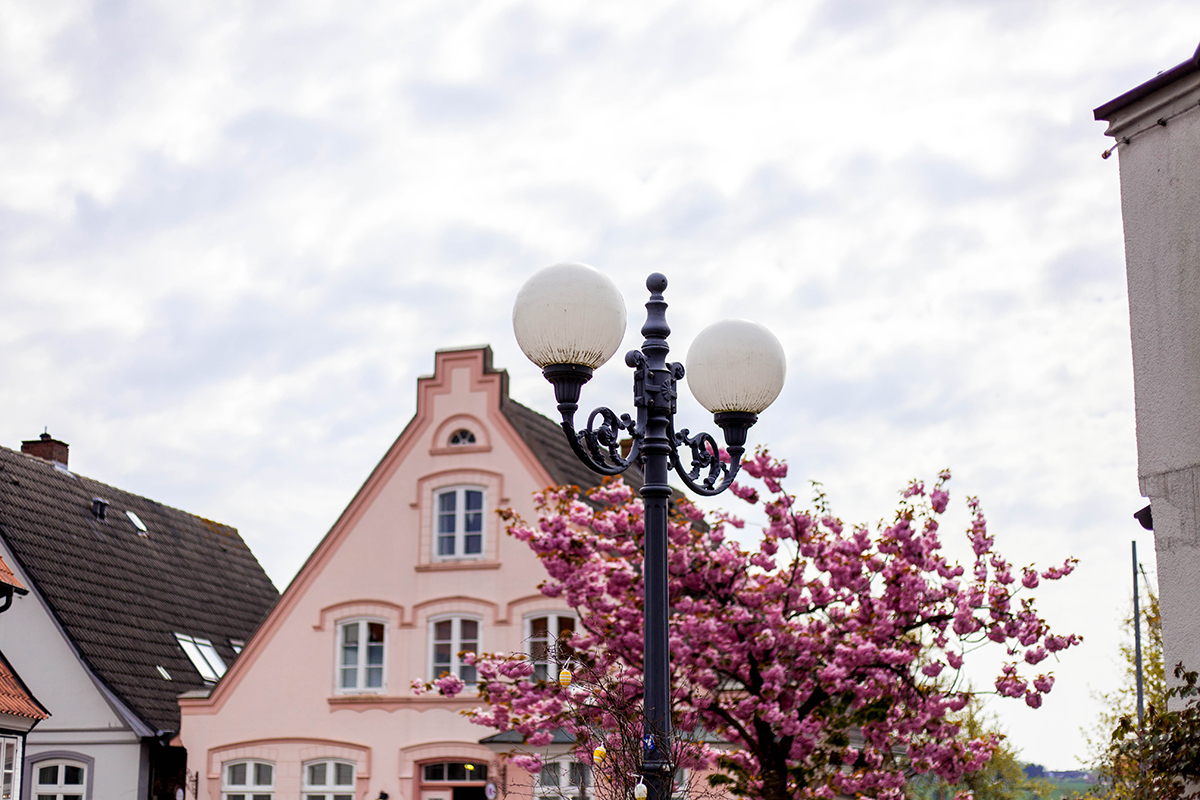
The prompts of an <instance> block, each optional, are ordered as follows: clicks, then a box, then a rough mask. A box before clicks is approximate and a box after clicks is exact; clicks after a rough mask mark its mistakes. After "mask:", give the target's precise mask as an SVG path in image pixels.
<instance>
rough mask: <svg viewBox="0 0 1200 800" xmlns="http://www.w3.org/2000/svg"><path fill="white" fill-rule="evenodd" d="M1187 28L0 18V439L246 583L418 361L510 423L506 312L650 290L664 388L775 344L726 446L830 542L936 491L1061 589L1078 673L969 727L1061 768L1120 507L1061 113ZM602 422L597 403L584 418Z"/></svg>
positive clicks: (513, 366) (1124, 446) (1091, 152)
mask: <svg viewBox="0 0 1200 800" xmlns="http://www.w3.org/2000/svg"><path fill="white" fill-rule="evenodd" d="M1198 18H1200V11H1197V10H1196V9H1195V8H1193V7H1192V5H1191V4H1188V3H1182V2H1167V0H1162V1H1161V2H1151V3H1140V4H1137V5H1136V6H1135V5H1134V4H1132V3H1123V2H1115V1H1110V2H1103V3H1096V2H1082V1H1081V0H1079V1H1077V0H1056V2H1050V3H1032V2H1008V3H999V4H989V5H986V6H981V5H979V4H974V3H967V2H939V3H917V2H911V3H892V4H887V5H886V6H883V5H880V4H878V3H853V2H847V1H846V0H837V2H827V3H816V2H808V3H759V4H754V5H750V6H747V5H745V4H735V3H723V2H706V3H688V4H672V3H667V2H638V3H617V4H612V3H606V4H596V3H582V2H578V3H572V2H532V1H531V2H519V1H518V0H512V1H511V2H507V1H506V2H474V3H468V2H450V3H429V2H413V3H406V4H399V5H396V4H393V5H385V6H379V5H371V4H358V5H354V6H347V5H346V4H344V3H320V2H307V3H287V4H279V3H277V4H256V5H252V6H248V5H245V4H232V3H231V4H206V5H200V6H194V7H190V6H182V5H178V4H176V5H166V6H163V5H156V4H149V3H143V4H137V3H131V4H93V5H83V4H79V5H72V4H67V3H63V4H46V3H42V2H38V3H33V2H28V3H21V2H14V3H8V4H6V5H5V6H4V7H3V9H0V297H3V298H4V314H3V315H2V316H0V369H3V372H4V374H5V375H7V376H9V380H7V381H5V382H4V384H3V386H2V388H0V409H3V413H2V414H0V442H2V443H3V444H5V445H6V446H15V445H16V444H17V442H19V441H20V440H21V439H24V438H30V437H32V436H33V435H35V434H37V433H39V432H40V431H41V430H42V426H43V425H48V426H49V427H50V430H51V432H52V433H54V434H56V435H60V436H62V437H63V438H64V439H66V440H68V441H69V442H71V444H72V445H73V448H74V452H73V454H72V461H73V463H74V464H75V465H76V467H77V468H78V469H80V470H81V471H82V472H84V473H85V474H88V475H91V476H93V477H96V478H99V479H101V480H106V481H109V482H112V483H115V484H118V485H121V486H122V487H125V488H129V489H131V490H133V491H138V492H142V493H145V494H147V495H149V496H152V497H155V498H156V499H160V500H162V501H164V502H168V503H171V504H172V505H176V506H179V507H182V508H186V509H188V510H191V511H194V512H196V513H200V514H204V515H205V516H209V517H213V518H217V519H221V520H222V521H225V522H229V523H231V524H234V525H237V526H238V527H239V528H240V529H241V530H242V533H243V534H244V535H245V536H246V537H247V539H248V540H249V541H250V543H251V545H252V546H253V547H254V549H255V551H256V553H257V554H258V555H259V557H260V559H261V560H262V562H263V564H264V565H265V566H266V568H267V570H268V571H269V572H270V574H271V575H272V576H273V577H274V578H275V580H276V581H277V583H279V584H280V585H282V584H285V583H286V582H287V580H288V579H289V578H290V576H291V575H292V574H293V572H294V571H295V569H297V568H298V567H299V565H300V563H301V562H302V561H303V559H304V558H305V557H306V555H307V553H308V551H309V549H310V548H311V547H312V545H313V544H315V542H316V541H317V540H318V539H319V537H320V536H321V535H322V534H323V533H324V531H325V530H326V529H327V527H328V526H329V525H330V524H331V523H332V521H333V520H334V519H335V517H336V516H337V514H338V513H339V512H340V510H341V508H342V507H343V506H344V504H345V503H346V502H347V501H348V500H349V498H350V496H351V495H352V493H353V491H354V490H355V489H356V488H357V487H358V485H359V483H360V482H361V480H362V479H363V478H364V477H365V476H366V474H367V473H368V472H369V470H370V469H371V467H372V466H373V464H374V462H375V460H376V459H377V458H378V457H379V456H381V455H382V453H383V452H384V450H385V449H386V447H387V445H388V444H389V443H390V442H391V440H392V439H393V438H394V436H395V435H396V434H397V433H398V432H399V431H400V429H401V428H402V427H403V425H404V423H405V422H406V421H407V419H408V417H409V415H411V413H412V408H413V399H414V390H415V384H414V382H415V378H416V377H417V375H419V374H423V373H425V372H427V371H428V370H429V368H430V366H431V364H432V351H433V350H434V349H435V348H437V347H441V346H449V345H459V344H469V343H479V342H491V343H492V345H493V346H494V348H495V350H496V363H497V365H498V366H502V367H507V368H509V369H510V370H511V371H512V391H513V394H514V396H515V397H517V398H518V399H519V400H521V401H522V402H525V403H527V404H530V405H532V406H535V407H537V408H539V409H541V410H543V411H546V412H550V411H552V407H551V401H550V397H549V393H548V392H549V390H548V388H547V387H546V386H545V384H544V382H543V381H542V379H541V377H540V376H539V375H538V374H537V372H536V370H533V369H532V368H531V367H529V366H528V365H527V364H524V363H523V360H522V359H521V357H520V355H519V352H518V351H517V349H516V347H515V346H514V345H513V343H512V342H511V341H510V339H511V337H510V334H509V324H508V314H509V308H508V304H509V302H510V298H511V297H512V295H513V294H514V293H515V291H516V288H517V286H518V285H519V284H520V282H521V280H522V279H523V277H524V276H525V275H526V274H528V273H529V272H531V271H532V270H534V269H536V268H537V267H539V266H542V265H544V264H546V263H551V262H553V261H556V260H560V259H564V258H572V259H582V260H590V261H592V262H593V263H596V264H597V265H598V266H601V267H602V268H604V269H606V270H608V271H609V272H610V273H612V274H613V275H614V278H615V279H616V280H617V281H618V283H619V285H620V286H621V288H622V290H623V291H624V292H625V294H626V299H627V303H628V305H629V306H630V308H631V316H632V317H634V318H635V319H636V313H635V312H634V309H637V308H638V307H639V306H640V303H641V302H643V300H642V297H643V295H642V291H643V290H642V285H643V281H644V278H645V275H646V273H648V272H650V271H652V270H661V271H663V272H666V273H667V274H668V275H669V276H670V278H671V286H670V288H669V289H668V295H667V299H668V301H669V302H670V303H671V304H672V305H671V310H670V312H669V314H670V319H671V324H672V326H673V328H674V330H675V332H676V337H675V338H676V340H677V344H676V347H677V351H676V355H677V356H678V357H679V358H680V359H682V357H683V356H684V354H685V350H686V344H685V343H686V342H687V341H689V340H690V338H691V337H692V336H694V335H695V333H696V332H698V331H699V330H700V328H701V327H703V326H704V325H705V324H707V322H709V321H710V320H711V319H713V318H716V317H720V316H745V317H751V318H756V319H759V320H760V321H762V322H764V323H767V324H769V325H770V326H771V327H772V328H773V329H774V330H776V331H777V333H778V334H779V336H780V338H781V340H783V341H784V343H785V346H786V347H787V350H788V353H789V359H790V367H789V368H790V382H789V384H788V386H787V387H786V389H785V391H784V394H783V396H782V397H781V399H780V401H779V403H778V404H777V406H776V407H775V408H773V409H772V410H771V411H770V412H769V413H768V414H767V415H764V418H763V422H762V423H761V424H760V426H759V428H758V429H757V430H756V431H755V437H756V440H759V441H769V442H770V443H771V444H772V446H773V448H774V450H775V451H776V452H777V453H779V454H781V455H784V456H786V457H787V458H789V460H790V461H791V463H792V464H793V471H794V473H795V474H796V475H797V476H798V477H799V478H802V479H807V478H819V479H821V480H823V481H824V482H825V484H826V487H827V489H828V490H829V492H830V495H831V497H832V499H833V501H834V502H835V506H836V508H837V509H838V510H839V511H840V513H842V514H843V516H845V517H846V518H847V519H852V520H870V519H875V518H878V517H879V516H881V515H883V514H886V513H887V511H888V509H889V507H890V506H891V504H892V502H893V499H894V497H895V492H896V491H897V490H898V489H899V488H900V487H901V486H902V485H903V483H904V481H905V480H906V479H907V478H909V477H912V476H914V475H922V476H930V475H932V474H933V473H934V472H936V470H938V469H940V468H941V467H943V466H951V467H953V468H954V469H955V474H956V478H955V484H956V485H957V487H958V490H959V492H960V494H961V493H962V492H966V493H972V494H979V495H981V496H982V497H983V500H984V504H985V508H987V509H988V510H989V511H990V513H991V515H992V520H993V523H994V529H995V531H996V533H997V537H998V541H1000V543H1001V545H1002V546H1003V547H1004V549H1005V550H1006V551H1009V552H1010V553H1011V554H1012V556H1013V558H1014V559H1015V560H1016V561H1017V562H1019V563H1024V562H1027V561H1032V560H1035V559H1036V560H1039V561H1056V560H1061V558H1063V557H1065V556H1066V555H1068V554H1072V553H1074V554H1076V555H1079V556H1081V557H1082V558H1083V559H1084V563H1083V565H1082V566H1081V569H1080V571H1079V574H1078V575H1076V576H1073V577H1072V578H1071V579H1070V580H1069V581H1068V582H1066V583H1064V585H1063V587H1062V588H1061V589H1056V590H1055V591H1053V592H1051V593H1050V594H1049V597H1048V600H1047V603H1048V609H1047V610H1048V612H1049V616H1050V617H1051V619H1052V620H1053V621H1054V623H1055V624H1056V626H1058V627H1060V628H1063V629H1065V630H1076V631H1080V632H1082V633H1084V634H1085V635H1086V637H1087V644H1086V645H1085V648H1084V649H1081V651H1080V652H1079V653H1078V654H1076V653H1070V654H1068V656H1067V657H1065V658H1064V659H1063V661H1062V663H1061V665H1059V666H1058V667H1056V670H1057V671H1058V673H1059V676H1060V680H1059V683H1058V685H1057V686H1056V688H1055V692H1054V695H1053V699H1052V700H1051V704H1050V706H1049V707H1047V708H1045V709H1043V710H1042V712H1041V713H1039V714H1032V713H1026V712H1024V711H1022V710H1021V709H1015V710H1013V709H1009V710H1008V711H1004V712H1003V713H1004V720H1005V721H1006V723H1007V724H1008V726H1009V728H1010V732H1011V733H1012V736H1013V741H1014V742H1015V743H1016V744H1017V745H1018V746H1019V747H1021V748H1023V749H1024V751H1025V754H1026V757H1028V758H1030V759H1033V760H1039V761H1043V762H1045V763H1046V764H1047V765H1048V766H1056V767H1066V766H1069V765H1070V764H1071V762H1072V761H1073V760H1074V759H1076V758H1079V757H1081V756H1082V755H1083V752H1082V748H1081V743H1080V741H1081V740H1080V738H1079V737H1078V736H1077V729H1078V727H1079V726H1080V725H1081V724H1086V723H1087V722H1088V721H1089V719H1090V717H1091V716H1092V715H1093V713H1094V704H1093V703H1092V701H1090V700H1089V698H1088V686H1089V683H1090V684H1091V686H1093V687H1094V688H1102V687H1104V686H1107V685H1108V684H1109V683H1111V682H1112V681H1115V680H1117V678H1118V675H1117V670H1116V665H1115V662H1113V663H1109V662H1108V659H1109V657H1110V654H1111V653H1112V652H1114V650H1115V644H1116V641H1117V638H1118V633H1117V622H1118V620H1119V618H1120V617H1121V616H1122V611H1121V609H1120V607H1119V602H1120V598H1121V597H1122V596H1123V595H1124V593H1126V592H1127V588H1126V587H1127V585H1128V575H1127V573H1128V565H1127V561H1126V559H1127V542H1128V540H1129V539H1130V538H1134V537H1138V529H1137V528H1136V527H1135V523H1133V521H1132V519H1131V517H1130V514H1131V513H1132V512H1133V511H1134V510H1136V508H1137V507H1139V504H1140V502H1141V501H1140V498H1138V496H1137V490H1136V481H1135V452H1134V447H1133V422H1132V402H1131V400H1132V387H1131V380H1130V374H1131V370H1130V365H1129V345H1128V331H1127V321H1126V320H1127V311H1126V307H1125V294H1124V278H1123V269H1122V264H1123V256H1122V251H1121V238H1120V217H1119V204H1118V200H1119V198H1118V185H1117V174H1116V165H1115V163H1114V162H1113V161H1101V159H1100V158H1099V153H1100V151H1101V150H1103V149H1104V148H1105V147H1107V143H1106V140H1105V139H1104V137H1103V136H1102V135H1101V127H1100V126H1099V125H1098V124H1097V123H1094V122H1093V121H1092V120H1091V113H1090V109H1091V108H1092V107H1093V106H1095V105H1098V104H1099V103H1101V102H1103V101H1105V100H1108V99H1109V98H1111V97H1113V96H1115V95H1117V94H1119V93H1121V92H1122V91H1125V90H1126V89H1129V88H1131V87H1132V86H1133V85H1135V84H1136V83H1138V82H1140V81H1142V80H1145V79H1147V78H1149V77H1151V76H1152V75H1153V74H1154V73H1155V72H1157V71H1158V70H1161V69H1165V68H1167V67H1170V66H1172V65H1173V64H1175V63H1178V62H1179V61H1182V60H1183V59H1184V58H1186V57H1187V56H1189V55H1190V54H1191V53H1192V51H1193V50H1194V48H1195V44H1196V41H1195V40H1196V34H1195V31H1196V30H1198V29H1200V27H1198V26H1197V25H1195V24H1190V25H1189V24H1188V23H1189V22H1192V23H1194V22H1195V21H1197V20H1198ZM636 327H637V326H636V324H635V325H632V326H631V330H633V331H634V332H633V333H632V334H631V335H630V336H629V337H628V338H627V341H626V344H627V345H629V346H633V345H635V344H636V343H637V337H636ZM627 391H628V388H627V378H626V377H625V376H624V375H622V374H620V370H619V369H618V368H616V367H614V368H612V369H610V370H605V371H603V372H602V373H601V374H600V375H599V376H598V377H597V379H596V381H595V382H594V383H593V384H592V385H590V386H589V397H591V398H595V399H596V400H597V401H607V402H610V403H613V404H616V403H619V402H621V400H622V398H624V397H625V396H626V395H625V393H626V392H627ZM684 408H685V413H686V414H687V415H688V417H689V422H688V424H690V425H692V426H693V427H700V423H701V422H702V420H703V417H702V416H700V413H699V411H698V409H697V408H696V407H695V405H694V404H693V403H691V401H690V399H687V400H686V401H685V403H684ZM693 419H694V421H693ZM1140 541H1141V542H1142V543H1143V546H1142V550H1143V556H1144V558H1147V559H1149V554H1150V553H1151V552H1152V550H1151V542H1150V539H1149V537H1144V536H1143V537H1140ZM1098 665H1099V666H1098ZM1009 705H1011V704H1009ZM1000 708H1004V707H1003V706H1001V707H1000ZM998 710H999V709H998Z"/></svg>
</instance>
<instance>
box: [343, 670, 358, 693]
mask: <svg viewBox="0 0 1200 800" xmlns="http://www.w3.org/2000/svg"><path fill="white" fill-rule="evenodd" d="M357 684H358V670H357V669H355V668H354V667H349V668H344V669H342V688H343V689H353V688H354V687H355V686H356V685H357Z"/></svg>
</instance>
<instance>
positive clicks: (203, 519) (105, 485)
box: [0, 444, 240, 536]
mask: <svg viewBox="0 0 1200 800" xmlns="http://www.w3.org/2000/svg"><path fill="white" fill-rule="evenodd" d="M0 450H4V451H6V452H9V453H12V454H13V455H17V456H21V457H22V458H27V459H32V460H33V461H36V462H40V463H42V464H45V465H46V467H47V468H48V469H50V470H52V471H53V472H57V473H60V474H63V473H65V474H67V475H69V476H70V477H72V478H78V479H79V480H82V481H86V482H87V483H89V484H91V485H93V486H99V487H102V488H104V489H109V490H111V491H114V492H118V493H120V494H123V495H128V496H129V497H136V498H138V499H139V500H144V501H146V502H147V503H150V504H151V505H155V506H161V507H162V508H166V509H170V510H171V511H174V512H176V513H179V514H186V515H187V516H189V517H193V518H195V519H198V520H200V521H201V522H205V523H209V524H211V525H219V526H220V527H222V528H229V529H230V530H231V531H234V532H235V533H236V532H237V530H238V529H237V528H235V527H234V526H233V525H228V524H226V523H224V522H218V521H217V520H214V519H209V518H208V517H202V516H200V515H199V514H193V513H192V512H190V511H187V510H186V509H182V508H179V507H177V506H173V505H170V504H169V503H164V502H162V501H161V500H154V499H153V498H150V497H146V496H145V495H142V494H138V493H137V492H131V491H129V490H128V489H122V488H120V487H119V486H113V485H112V484H111V483H105V482H104V481H102V480H98V479H96V478H92V477H89V476H87V475H84V474H83V473H81V472H75V471H73V470H71V469H69V468H67V469H64V468H63V467H61V466H55V462H53V461H49V460H47V459H44V458H42V457H41V456H35V455H33V454H31V453H22V452H21V451H20V450H14V449H13V448H11V447H5V446H4V445H2V444H0ZM0 469H3V467H2V466H0ZM239 536H240V534H239Z"/></svg>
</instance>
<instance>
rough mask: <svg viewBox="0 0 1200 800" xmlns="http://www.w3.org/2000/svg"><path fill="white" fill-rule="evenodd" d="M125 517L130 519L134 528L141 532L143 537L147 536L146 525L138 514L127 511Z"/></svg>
mask: <svg viewBox="0 0 1200 800" xmlns="http://www.w3.org/2000/svg"><path fill="white" fill-rule="evenodd" d="M125 516H127V517H129V521H130V522H132V523H133V527H135V528H137V529H138V530H139V531H141V534H142V535H143V536H145V535H146V532H147V528H146V523H144V522H142V518H141V517H139V516H138V515H137V514H135V513H134V512H132V511H126V512H125Z"/></svg>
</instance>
